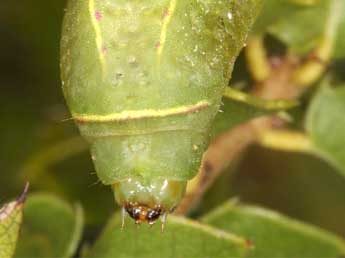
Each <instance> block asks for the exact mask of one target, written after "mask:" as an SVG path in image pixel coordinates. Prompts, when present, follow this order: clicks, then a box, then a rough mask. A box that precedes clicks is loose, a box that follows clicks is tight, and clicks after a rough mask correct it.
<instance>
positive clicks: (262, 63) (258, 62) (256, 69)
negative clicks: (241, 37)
mask: <svg viewBox="0 0 345 258" xmlns="http://www.w3.org/2000/svg"><path fill="white" fill-rule="evenodd" d="M245 55H246V59H247V65H248V70H249V72H250V73H251V75H252V77H253V79H254V80H255V81H257V82H262V81H264V80H266V79H267V78H268V77H269V76H270V74H271V65H270V63H269V60H268V58H267V53H266V49H265V46H264V40H263V36H262V35H255V36H252V37H251V38H249V40H248V43H247V47H246V48H245Z"/></svg>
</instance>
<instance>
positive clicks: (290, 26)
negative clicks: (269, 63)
mask: <svg viewBox="0 0 345 258" xmlns="http://www.w3.org/2000/svg"><path fill="white" fill-rule="evenodd" d="M314 2H315V3H313V4H310V5H298V4H296V3H295V2H294V1H288V0H267V1H265V5H264V8H263V12H262V14H261V15H260V17H259V19H258V21H257V23H256V27H255V30H254V31H255V33H264V32H269V33H270V34H271V35H273V36H275V37H277V38H278V39H280V40H281V41H282V42H284V44H285V45H286V46H287V47H288V48H289V51H293V52H296V53H298V54H306V53H308V52H309V51H311V50H312V49H313V48H315V47H316V46H317V44H318V43H320V40H322V38H323V37H324V36H325V34H329V33H336V39H335V41H336V43H335V46H334V49H333V51H334V56H335V57H336V58H343V57H344V56H345V52H344V49H345V45H344V44H345V41H344V38H345V37H344V29H343V28H344V26H345V17H344V16H343V15H342V14H343V13H344V11H345V3H344V1H339V0H322V1H314ZM332 30H335V31H334V32H331V31H332Z"/></svg>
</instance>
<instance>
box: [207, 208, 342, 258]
mask: <svg viewBox="0 0 345 258" xmlns="http://www.w3.org/2000/svg"><path fill="white" fill-rule="evenodd" d="M202 221H203V222H205V223H209V224H210V225H213V226H216V227H218V228H219V229H222V230H226V231H228V232H232V233H235V234H240V235H243V236H245V237H247V238H248V239H249V240H250V241H252V244H253V246H254V247H253V249H252V250H251V251H250V253H249V256H248V257H300V258H303V257H340V256H342V255H344V254H345V242H344V241H343V240H341V239H340V238H338V237H336V236H334V235H332V234H330V233H328V232H326V231H324V230H322V229H319V228H316V227H314V226H310V225H307V224H303V223H301V222H298V221H296V220H293V219H290V218H287V217H285V216H283V215H280V214H278V213H276V212H273V211H269V210H266V209H263V208H258V207H254V206H243V205H235V204H234V203H233V202H227V203H226V204H224V205H223V206H221V207H220V208H218V209H216V210H215V211H213V212H211V213H210V214H208V215H206V216H205V217H204V218H203V219H202Z"/></svg>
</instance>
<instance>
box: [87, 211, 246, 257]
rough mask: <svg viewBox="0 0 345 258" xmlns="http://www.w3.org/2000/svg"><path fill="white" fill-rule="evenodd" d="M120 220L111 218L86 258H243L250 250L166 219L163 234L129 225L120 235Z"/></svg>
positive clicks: (211, 231)
mask: <svg viewBox="0 0 345 258" xmlns="http://www.w3.org/2000/svg"><path fill="white" fill-rule="evenodd" d="M120 220H121V218H120V215H119V214H117V215H115V216H114V217H113V218H111V220H110V222H109V223H108V225H107V226H106V228H105V230H104V232H103V233H102V235H101V237H100V238H99V239H98V241H97V242H96V244H95V246H94V247H93V248H92V249H91V250H90V251H89V252H88V253H87V255H86V257H178V256H181V255H183V256H184V257H244V255H245V253H247V252H248V250H249V249H250V245H248V243H247V241H246V240H245V239H244V238H241V237H238V236H235V235H233V234H231V233H226V232H224V231H221V230H217V229H215V228H212V227H210V226H207V225H202V224H200V223H198V222H195V221H192V220H188V219H184V218H180V217H174V216H170V217H169V223H168V225H167V228H166V229H165V230H164V233H162V232H161V230H160V227H159V225H155V226H154V227H152V228H149V226H147V225H143V226H141V227H140V228H137V226H136V225H134V223H132V222H131V221H128V222H129V223H128V225H126V227H125V229H124V230H123V231H121V223H120ZM139 232H140V233H139Z"/></svg>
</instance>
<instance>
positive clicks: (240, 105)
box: [211, 87, 298, 137]
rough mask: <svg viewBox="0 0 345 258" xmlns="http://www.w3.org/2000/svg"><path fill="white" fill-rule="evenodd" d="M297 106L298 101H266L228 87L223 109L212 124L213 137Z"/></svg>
mask: <svg viewBox="0 0 345 258" xmlns="http://www.w3.org/2000/svg"><path fill="white" fill-rule="evenodd" d="M297 105H298V102H296V101H289V100H266V99H262V98H259V97H256V96H254V95H251V94H250V93H244V92H242V91H240V90H236V89H234V88H231V87H227V88H226V90H225V92H224V94H223V100H222V106H221V109H220V111H219V112H218V114H217V116H216V118H215V120H214V122H213V124H212V131H211V135H212V136H213V137H214V136H217V135H218V134H221V133H223V132H225V131H227V130H230V129H231V128H233V127H235V126H237V125H239V124H241V123H244V122H246V121H248V120H251V119H253V118H256V117H259V116H264V115H270V114H273V113H274V112H278V111H282V110H286V109H291V108H294V107H296V106H297Z"/></svg>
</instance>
